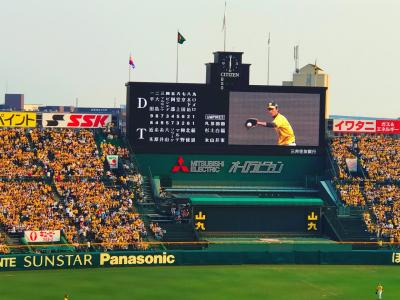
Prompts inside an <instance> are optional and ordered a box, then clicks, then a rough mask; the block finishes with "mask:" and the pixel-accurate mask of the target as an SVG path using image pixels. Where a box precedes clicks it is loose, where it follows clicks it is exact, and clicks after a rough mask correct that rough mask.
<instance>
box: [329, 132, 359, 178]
mask: <svg viewBox="0 0 400 300" xmlns="http://www.w3.org/2000/svg"><path fill="white" fill-rule="evenodd" d="M354 146H355V145H354V144H353V137H351V136H343V137H340V138H333V139H332V140H331V144H330V148H331V153H332V158H333V160H334V161H335V162H336V166H337V177H338V179H348V178H349V177H350V174H349V172H348V171H347V166H346V158H356V155H355V154H354V153H353V149H354Z"/></svg>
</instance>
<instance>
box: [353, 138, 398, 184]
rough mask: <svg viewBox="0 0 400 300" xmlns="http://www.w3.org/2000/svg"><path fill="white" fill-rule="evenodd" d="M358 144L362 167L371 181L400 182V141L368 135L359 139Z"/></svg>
mask: <svg viewBox="0 0 400 300" xmlns="http://www.w3.org/2000/svg"><path fill="white" fill-rule="evenodd" d="M357 144H358V153H359V158H360V163H361V166H362V167H363V168H364V170H365V171H366V172H367V174H368V177H369V178H370V179H373V180H379V181H386V182H391V181H399V180H400V139H398V138H395V137H388V136H383V135H368V136H362V137H360V138H358V143H357Z"/></svg>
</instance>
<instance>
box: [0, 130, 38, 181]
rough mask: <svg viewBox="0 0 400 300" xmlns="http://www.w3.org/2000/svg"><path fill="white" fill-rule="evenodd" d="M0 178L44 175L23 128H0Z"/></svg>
mask: <svg viewBox="0 0 400 300" xmlns="http://www.w3.org/2000/svg"><path fill="white" fill-rule="evenodd" d="M0 166H1V168H0V178H6V179H9V180H11V179H15V178H23V177H38V176H42V175H44V173H43V169H42V168H41V166H40V164H39V162H38V160H37V157H36V155H35V153H34V151H33V150H32V149H31V147H30V144H29V140H28V137H27V134H26V130H25V129H20V128H17V129H12V130H9V129H0Z"/></svg>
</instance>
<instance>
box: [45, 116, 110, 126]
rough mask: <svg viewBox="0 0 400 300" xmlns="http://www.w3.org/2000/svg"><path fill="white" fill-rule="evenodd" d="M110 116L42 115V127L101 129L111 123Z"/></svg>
mask: <svg viewBox="0 0 400 300" xmlns="http://www.w3.org/2000/svg"><path fill="white" fill-rule="evenodd" d="M111 117H112V116H111V115H110V114H62V113H60V114H53V113H43V114H42V126H43V127H62V128H103V127H106V126H107V124H108V123H110V122H111Z"/></svg>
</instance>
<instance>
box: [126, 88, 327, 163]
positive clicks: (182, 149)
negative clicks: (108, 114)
mask: <svg viewBox="0 0 400 300" xmlns="http://www.w3.org/2000/svg"><path fill="white" fill-rule="evenodd" d="M126 87H127V106H126V108H127V137H128V139H129V141H130V143H131V145H132V148H133V149H134V151H135V153H138V154H145V153H148V154H174V153H177V152H179V153H180V154H231V155H235V154H236V155H238V154H239V155H276V156H287V155H290V156H292V155H304V154H305V153H308V154H310V153H311V155H314V156H322V155H324V148H325V109H326V108H325V106H326V88H325V87H299V86H263V85H249V86H241V87H240V88H232V89H231V90H229V91H228V90H219V89H218V87H215V86H213V85H207V84H194V83H159V82H128V83H127V84H126ZM157 89H159V90H160V89H177V90H179V89H180V90H182V89H183V90H185V89H197V90H201V91H202V92H203V93H204V97H208V98H212V99H214V100H215V101H221V102H215V101H214V102H213V103H212V104H213V105H215V106H216V107H218V109H220V110H221V109H222V110H224V109H225V114H226V116H227V120H226V121H227V123H228V124H227V126H228V130H229V98H230V93H231V92H249V93H287V94H313V95H319V124H318V126H319V127H318V128H319V131H318V135H319V137H318V139H319V143H318V145H317V146H290V147H288V146H278V145H231V144H229V143H228V140H227V141H226V143H224V144H218V145H213V144H205V143H204V142H203V143H201V142H196V143H195V144H185V143H176V144H175V143H170V144H166V143H137V132H136V130H135V129H136V128H137V127H138V122H140V121H141V120H140V118H142V117H144V116H143V114H141V115H138V113H135V112H134V110H135V109H136V108H135V104H136V101H135V98H136V97H139V96H140V95H141V93H143V91H146V90H147V91H150V90H157ZM142 95H143V94H142ZM199 101H202V99H201V98H199ZM203 101H204V100H203ZM207 101H210V103H211V100H210V99H208V100H207ZM207 109H210V107H208V108H207ZM201 113H203V112H201Z"/></svg>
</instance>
